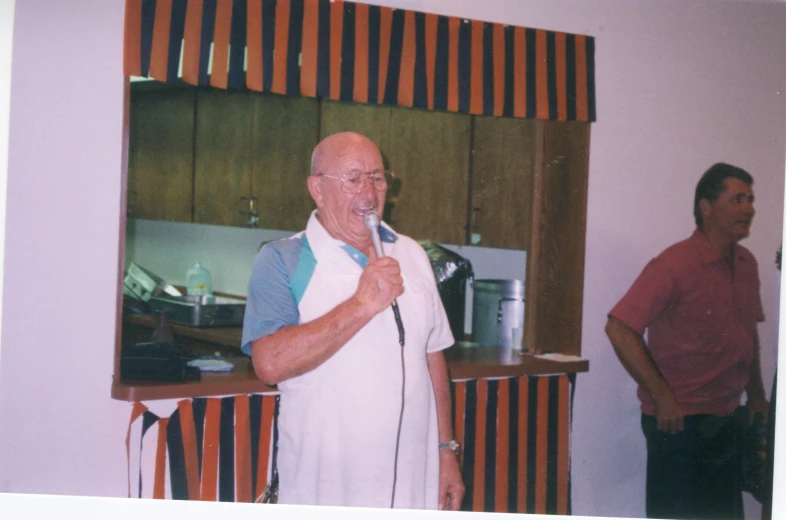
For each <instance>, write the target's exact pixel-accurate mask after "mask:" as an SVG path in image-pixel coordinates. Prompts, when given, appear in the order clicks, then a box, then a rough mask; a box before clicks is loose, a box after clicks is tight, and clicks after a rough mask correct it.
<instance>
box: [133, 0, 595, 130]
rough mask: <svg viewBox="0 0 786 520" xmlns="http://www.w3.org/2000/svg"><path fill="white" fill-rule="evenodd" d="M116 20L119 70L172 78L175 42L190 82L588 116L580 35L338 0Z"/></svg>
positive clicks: (183, 10) (590, 76)
mask: <svg viewBox="0 0 786 520" xmlns="http://www.w3.org/2000/svg"><path fill="white" fill-rule="evenodd" d="M125 24H126V34H125V37H124V71H125V73H126V74H134V75H137V74H138V75H142V76H151V77H154V78H156V79H159V80H161V81H174V80H176V79H177V71H178V66H179V65H180V59H181V58H180V49H181V42H182V45H183V57H182V62H183V80H184V81H186V82H188V83H191V84H198V85H206V84H208V78H209V83H210V84H211V85H212V86H214V87H219V88H242V87H243V86H244V85H245V87H246V88H249V89H252V90H257V91H272V92H275V93H279V94H287V95H304V96H311V97H314V96H316V97H323V98H324V97H327V98H331V99H337V100H342V101H354V102H359V103H376V104H379V103H384V104H388V105H402V106H412V107H416V108H423V109H436V110H448V111H454V112H463V113H471V114H478V115H480V114H483V115H494V116H504V117H526V118H538V119H552V120H553V119H557V120H561V121H566V120H568V121H569V120H579V121H594V120H595V84H594V75H595V74H594V71H595V67H594V48H595V47H594V39H593V38H592V37H589V36H583V35H573V34H567V33H561V32H554V31H546V30H542V29H529V28H523V27H513V26H506V25H503V24H498V23H490V22H483V21H478V20H466V19H463V18H457V17H448V16H442V15H434V14H426V13H421V12H415V11H410V10H405V9H392V8H388V7H380V6H374V5H367V4H362V3H355V2H345V1H341V0H337V1H335V2H331V1H330V0H195V1H193V2H188V1H187V0H127V6H126V22H125ZM211 48H212V51H211ZM211 52H212V57H213V59H212V70H209V71H208V70H207V69H208V62H209V59H210V56H211ZM246 53H247V61H248V66H247V71H245V72H244V71H243V58H244V54H246Z"/></svg>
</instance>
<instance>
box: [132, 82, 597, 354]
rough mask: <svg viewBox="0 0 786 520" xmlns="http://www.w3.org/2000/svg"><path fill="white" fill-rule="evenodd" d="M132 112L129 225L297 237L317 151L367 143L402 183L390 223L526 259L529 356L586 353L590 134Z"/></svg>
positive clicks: (280, 99) (140, 107)
mask: <svg viewBox="0 0 786 520" xmlns="http://www.w3.org/2000/svg"><path fill="white" fill-rule="evenodd" d="M131 103H132V106H131V122H130V139H131V143H130V150H129V190H128V191H129V213H130V214H131V215H132V216H135V217H139V218H148V219H159V220H176V221H183V222H190V221H193V222H199V223H205V224H219V225H229V226H246V225H249V221H250V220H251V219H252V217H256V224H255V225H257V226H258V227H261V228H266V229H276V230H286V231H299V230H301V229H303V227H304V225H305V223H306V221H307V219H308V215H309V213H310V212H311V210H312V209H313V207H314V205H313V201H312V200H311V198H310V196H309V195H308V190H307V188H306V178H307V176H308V174H309V170H310V159H311V151H312V150H313V148H314V146H315V145H316V144H317V142H318V141H319V139H320V138H321V137H324V136H327V135H330V134H333V133H335V132H339V131H344V130H352V131H355V132H359V133H362V134H364V135H366V136H368V137H369V138H370V139H371V140H373V141H374V142H375V143H377V144H378V145H379V147H380V149H381V151H382V155H383V160H384V162H385V166H386V167H387V168H390V169H392V170H393V171H394V172H395V173H396V175H397V177H398V181H397V182H396V184H395V185H394V186H393V188H392V189H391V190H390V192H389V193H388V200H387V207H386V211H385V215H384V218H385V220H386V221H387V222H389V223H390V224H391V225H392V226H393V227H394V228H395V229H396V230H398V231H400V232H401V233H403V234H406V235H409V236H410V237H412V238H414V239H416V240H433V241H436V242H439V243H446V244H457V245H478V246H484V247H492V248H505V249H519V250H526V251H527V266H526V269H527V275H526V279H527V287H526V302H527V305H526V306H525V309H526V311H525V312H526V315H525V335H526V336H525V338H524V344H525V345H531V346H536V348H539V349H543V350H554V351H557V352H564V353H568V354H579V353H580V349H581V312H582V291H583V285H584V271H583V269H584V268H583V266H584V243H585V228H586V203H587V173H588V167H589V162H588V161H589V159H588V154H589V135H590V127H589V124H588V123H578V122H558V121H541V120H524V119H509V118H496V117H481V116H470V115H468V114H455V113H448V112H433V111H432V112H429V111H422V110H416V109H407V108H401V107H387V106H375V105H363V104H354V103H342V102H334V101H329V100H317V99H313V98H300V97H285V96H278V95H274V94H260V93H257V92H250V91H243V92H232V91H224V90H211V89H173V90H158V91H150V92H135V91H132V98H131ZM252 204H253V206H252Z"/></svg>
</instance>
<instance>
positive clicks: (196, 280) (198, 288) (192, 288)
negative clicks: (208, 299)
mask: <svg viewBox="0 0 786 520" xmlns="http://www.w3.org/2000/svg"><path fill="white" fill-rule="evenodd" d="M186 292H187V293H188V295H189V296H190V295H199V296H203V295H208V294H213V281H212V279H211V277H210V271H208V270H207V269H205V268H204V267H202V264H200V263H199V262H197V263H196V265H195V266H194V267H192V268H191V269H189V270H188V272H187V273H186Z"/></svg>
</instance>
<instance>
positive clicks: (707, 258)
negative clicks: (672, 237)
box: [690, 228, 745, 264]
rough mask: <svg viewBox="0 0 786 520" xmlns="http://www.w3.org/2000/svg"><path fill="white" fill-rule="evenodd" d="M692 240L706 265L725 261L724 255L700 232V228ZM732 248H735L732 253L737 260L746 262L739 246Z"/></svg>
mask: <svg viewBox="0 0 786 520" xmlns="http://www.w3.org/2000/svg"><path fill="white" fill-rule="evenodd" d="M690 240H691V242H692V243H693V244H694V245H695V246H696V249H698V251H699V255H701V259H702V261H703V262H704V263H705V264H711V263H712V262H717V261H718V260H722V259H723V254H722V253H721V251H720V249H718V248H717V247H715V246H714V245H712V243H711V242H710V241H709V240H708V239H707V237H705V236H704V234H702V232H701V231H699V228H696V230H695V231H694V232H693V234H692V235H691V237H690ZM731 247H732V248H733V249H732V253H733V255H734V258H735V260H745V256H744V255H743V254H742V252H741V250H740V248H738V247H737V244H732V246H731Z"/></svg>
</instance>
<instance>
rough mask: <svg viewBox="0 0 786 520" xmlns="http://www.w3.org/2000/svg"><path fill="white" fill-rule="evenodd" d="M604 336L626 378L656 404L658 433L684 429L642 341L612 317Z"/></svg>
mask: <svg viewBox="0 0 786 520" xmlns="http://www.w3.org/2000/svg"><path fill="white" fill-rule="evenodd" d="M606 335H607V336H608V337H609V340H611V344H612V346H613V347H614V352H615V353H616V354H617V357H618V358H619V360H620V362H621V363H622V366H623V367H625V370H627V371H628V374H630V375H631V377H633V379H634V380H635V381H636V382H637V383H638V384H639V385H641V387H642V388H644V390H645V391H646V392H647V393H648V394H649V395H650V397H651V398H652V401H653V402H654V404H655V416H656V419H657V423H658V429H660V430H662V431H664V432H666V433H677V432H679V431H681V430H682V429H683V426H684V424H683V417H684V414H683V413H682V410H680V407H679V404H678V403H677V398H676V397H675V396H674V392H672V391H671V388H670V387H669V385H668V383H666V381H665V380H664V379H663V377H661V375H660V372H659V371H658V368H657V367H656V366H655V363H654V362H653V361H652V358H651V357H650V355H649V353H648V352H647V347H646V345H645V344H644V338H642V337H641V335H639V334H637V333H636V332H634V331H633V330H631V329H630V328H629V327H628V326H627V325H625V324H624V323H623V322H621V321H620V320H618V319H617V318H615V317H613V316H609V320H608V322H607V323H606Z"/></svg>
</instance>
